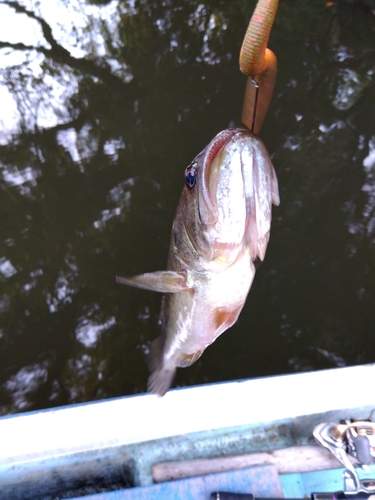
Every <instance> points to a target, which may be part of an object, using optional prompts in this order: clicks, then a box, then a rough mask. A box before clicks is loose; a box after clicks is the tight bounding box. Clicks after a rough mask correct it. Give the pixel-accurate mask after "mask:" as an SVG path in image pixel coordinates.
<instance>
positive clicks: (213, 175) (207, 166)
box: [199, 127, 245, 225]
mask: <svg viewBox="0 0 375 500" xmlns="http://www.w3.org/2000/svg"><path fill="white" fill-rule="evenodd" d="M243 132H245V130H244V129H243V128H238V127H236V128H229V129H226V130H223V131H222V132H219V133H218V134H217V135H216V136H215V137H214V138H213V139H212V141H211V142H210V143H209V145H208V146H207V148H206V151H205V154H204V157H203V165H202V168H201V172H202V173H201V190H200V196H199V215H200V219H201V221H202V223H203V224H206V225H213V224H215V223H216V222H217V218H218V209H217V204H216V189H215V186H216V183H217V178H218V172H217V171H213V170H212V165H213V162H214V160H215V158H216V157H217V156H218V155H219V153H220V151H222V149H223V148H224V146H225V145H226V144H227V143H228V142H229V141H230V140H231V139H232V138H233V137H234V136H235V135H236V134H239V133H241V134H242V133H243Z"/></svg>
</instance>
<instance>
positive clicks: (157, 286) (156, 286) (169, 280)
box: [116, 271, 192, 293]
mask: <svg viewBox="0 0 375 500" xmlns="http://www.w3.org/2000/svg"><path fill="white" fill-rule="evenodd" d="M116 281H117V283H121V284H123V285H129V286H135V287H138V288H145V289H146V290H151V291H153V292H162V293H177V292H184V291H188V290H192V289H191V288H190V287H189V285H188V284H187V282H186V273H184V272H177V271H155V272H153V273H145V274H138V275H137V276H131V277H129V278H121V277H120V276H116Z"/></svg>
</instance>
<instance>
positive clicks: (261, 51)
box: [240, 0, 279, 134]
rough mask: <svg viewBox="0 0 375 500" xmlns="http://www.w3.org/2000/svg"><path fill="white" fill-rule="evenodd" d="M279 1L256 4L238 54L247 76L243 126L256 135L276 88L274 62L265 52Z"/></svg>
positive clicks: (268, 50)
mask: <svg viewBox="0 0 375 500" xmlns="http://www.w3.org/2000/svg"><path fill="white" fill-rule="evenodd" d="M278 3H279V2H278V0H258V3H257V5H256V7H255V11H254V13H253V15H252V17H251V19H250V23H249V26H248V28H247V31H246V34H245V38H244V41H243V44H242V47H241V52H240V70H241V71H242V73H245V75H246V76H248V77H249V78H248V80H247V85H246V91H245V99H244V104H243V108H242V122H243V123H244V124H245V125H246V126H247V127H248V128H249V129H250V130H251V132H254V134H258V132H259V130H260V128H261V126H262V123H263V120H264V118H265V116H266V114H267V110H268V106H269V104H270V101H271V97H272V93H273V89H274V86H275V80H276V73H277V59H276V56H275V54H274V53H273V52H272V50H270V49H268V48H267V43H268V39H269V36H270V32H271V28H272V24H273V21H274V19H275V15H276V11H277V6H278Z"/></svg>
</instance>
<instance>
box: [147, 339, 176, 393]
mask: <svg viewBox="0 0 375 500" xmlns="http://www.w3.org/2000/svg"><path fill="white" fill-rule="evenodd" d="M148 365H149V369H150V372H151V375H150V377H149V379H148V382H147V390H148V391H149V392H152V393H154V394H157V395H158V396H164V394H165V393H166V392H167V391H168V389H169V388H170V386H171V385H172V382H173V378H174V375H175V373H176V367H175V366H172V367H169V368H165V367H164V363H163V339H162V337H158V338H157V339H155V340H154V341H153V342H152V344H151V346H150V354H149V356H148Z"/></svg>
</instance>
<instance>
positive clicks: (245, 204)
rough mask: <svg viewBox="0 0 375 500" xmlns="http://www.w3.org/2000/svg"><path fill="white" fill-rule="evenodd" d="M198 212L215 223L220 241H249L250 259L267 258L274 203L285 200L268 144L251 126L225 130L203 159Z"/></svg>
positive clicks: (216, 138)
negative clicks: (250, 129)
mask: <svg viewBox="0 0 375 500" xmlns="http://www.w3.org/2000/svg"><path fill="white" fill-rule="evenodd" d="M200 180H201V183H200V192H199V198H198V199H199V215H200V219H201V221H202V222H203V224H205V225H207V226H215V230H214V233H212V234H215V235H216V236H215V239H216V240H217V242H221V243H226V244H239V243H241V242H246V243H247V244H248V245H249V248H250V255H251V258H252V259H253V260H254V259H256V258H257V257H259V258H260V259H261V260H263V259H264V256H265V252H266V248H267V243H268V239H269V232H270V225H271V219H272V203H274V204H275V205H278V204H279V203H280V200H279V193H278V184H277V178H276V174H275V171H274V168H273V165H272V162H271V159H270V157H269V155H268V152H267V150H266V148H265V146H264V144H263V142H262V141H261V140H260V139H259V138H258V137H257V136H255V135H254V134H252V133H251V132H249V131H248V130H245V129H242V128H231V129H227V130H224V131H222V132H220V133H219V134H218V135H217V136H216V137H215V138H214V139H213V140H212V141H211V142H210V144H209V145H208V146H207V148H206V150H205V152H204V155H203V157H202V160H201V171H200Z"/></svg>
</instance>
